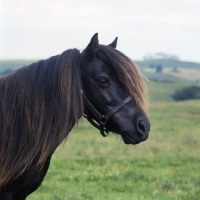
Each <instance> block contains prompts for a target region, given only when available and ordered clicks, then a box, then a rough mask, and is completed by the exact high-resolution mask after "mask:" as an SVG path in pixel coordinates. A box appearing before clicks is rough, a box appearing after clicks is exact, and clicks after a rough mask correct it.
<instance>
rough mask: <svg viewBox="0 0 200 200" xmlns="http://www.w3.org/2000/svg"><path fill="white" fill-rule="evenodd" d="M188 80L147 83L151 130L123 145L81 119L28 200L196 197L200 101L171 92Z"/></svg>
mask: <svg viewBox="0 0 200 200" xmlns="http://www.w3.org/2000/svg"><path fill="white" fill-rule="evenodd" d="M190 84H191V83H166V84H162V83H159V84H151V85H150V94H151V99H152V103H151V108H150V114H149V117H150V120H151V124H152V127H151V134H150V137H149V139H148V140H147V141H146V142H144V143H142V144H140V145H137V146H130V145H129V146H126V145H124V144H123V142H122V140H121V138H120V137H117V136H116V135H114V134H112V135H110V136H109V137H108V138H103V137H101V135H100V134H99V132H98V131H97V130H96V129H94V128H93V127H91V126H90V125H89V124H88V123H87V122H85V121H83V122H82V124H80V128H79V129H78V130H76V131H73V132H72V133H71V134H70V136H69V138H68V140H67V142H66V144H65V145H64V147H63V146H61V147H59V148H58V150H57V151H56V153H55V154H54V156H53V159H52V162H51V167H50V169H49V173H48V174H47V176H46V178H45V181H44V182H43V184H42V186H41V187H40V189H39V190H38V191H37V192H35V193H34V194H32V195H30V197H29V198H28V200H35V199H40V200H64V199H65V200H90V199H91V200H93V199H95V200H102V199H108V200H115V199H116V200H132V199H134V200H139V199H145V200H149V199H153V200H165V199H166V200H179V199H180V200H188V199H192V200H198V199H200V170H199V169H200V138H199V134H200V125H199V121H200V101H187V102H178V103H175V102H173V101H172V100H171V98H170V95H171V94H172V93H173V91H174V90H175V89H176V88H180V87H182V85H183V86H186V85H190Z"/></svg>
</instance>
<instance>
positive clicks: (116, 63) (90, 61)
mask: <svg viewBox="0 0 200 200" xmlns="http://www.w3.org/2000/svg"><path fill="white" fill-rule="evenodd" d="M116 46H117V38H116V39H115V40H114V41H113V42H112V43H111V44H109V45H107V46H105V45H100V44H99V42H98V34H95V35H94V36H93V37H92V39H91V41H90V43H89V44H88V46H87V47H86V48H85V50H84V51H83V52H82V53H81V77H82V90H83V100H84V103H85V111H84V113H85V116H86V117H87V119H88V120H89V121H90V122H91V123H92V124H93V125H94V126H95V127H97V128H99V129H100V131H101V134H102V135H103V136H106V135H107V133H108V131H111V132H115V133H117V134H120V135H121V136H122V138H123V140H124V142H125V143H126V144H137V143H140V142H142V141H144V140H146V139H147V138H148V135H149V131H150V122H149V120H148V118H147V115H146V113H147V109H148V95H147V91H146V90H147V88H146V84H145V82H146V79H145V77H144V76H143V75H142V74H141V72H140V70H139V68H138V67H137V66H136V64H135V63H133V62H132V60H131V59H130V58H128V57H127V56H126V55H124V54H123V53H121V52H120V51H118V50H116V49H115V48H116Z"/></svg>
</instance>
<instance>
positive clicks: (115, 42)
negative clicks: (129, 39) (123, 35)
mask: <svg viewBox="0 0 200 200" xmlns="http://www.w3.org/2000/svg"><path fill="white" fill-rule="evenodd" d="M117 39H118V37H116V38H115V40H114V41H113V42H112V43H110V44H109V45H108V46H110V47H112V48H114V49H116V47H117Z"/></svg>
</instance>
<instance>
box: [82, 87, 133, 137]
mask: <svg viewBox="0 0 200 200" xmlns="http://www.w3.org/2000/svg"><path fill="white" fill-rule="evenodd" d="M81 92H82V95H83V102H84V104H85V106H86V107H87V108H88V109H89V110H90V112H91V113H92V114H93V115H94V116H95V117H96V119H93V118H91V117H90V116H89V115H86V114H85V115H84V117H85V118H87V120H88V121H89V122H90V123H91V124H92V125H93V126H94V127H96V128H98V129H99V130H100V133H101V135H102V136H103V137H106V136H108V135H109V131H108V130H107V129H106V127H105V125H106V123H107V122H108V120H109V119H110V118H111V117H112V116H113V115H114V114H115V113H116V112H118V111H119V109H120V108H122V107H123V106H125V105H126V104H127V103H128V102H130V101H131V100H132V99H133V98H132V97H131V96H128V97H127V98H125V99H124V100H123V101H122V102H121V103H120V104H119V105H118V106H115V107H114V108H113V109H111V110H110V111H108V112H107V113H106V115H101V114H100V113H99V112H98V111H97V110H96V109H95V107H94V106H93V105H92V104H91V103H90V101H89V100H88V99H87V97H86V96H85V95H84V93H83V91H82V90H81Z"/></svg>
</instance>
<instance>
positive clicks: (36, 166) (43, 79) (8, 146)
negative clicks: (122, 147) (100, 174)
mask: <svg viewBox="0 0 200 200" xmlns="http://www.w3.org/2000/svg"><path fill="white" fill-rule="evenodd" d="M116 45H117V38H116V39H115V40H114V42H112V43H111V44H110V45H108V46H105V45H100V44H99V43H98V34H95V35H94V36H93V37H92V39H91V41H90V43H89V44H88V46H87V47H86V49H85V50H84V51H83V52H82V53H80V52H79V51H78V50H77V49H70V50H67V51H65V52H63V53H62V54H61V55H57V56H53V57H51V58H49V59H47V60H41V61H39V62H36V63H33V64H31V65H29V66H26V67H22V68H20V69H18V70H16V71H14V72H13V73H12V74H9V75H7V76H4V77H2V78H0V199H2V200H24V199H26V197H27V196H28V195H29V194H30V193H32V192H33V191H35V190H36V189H37V188H38V187H39V186H40V184H41V183H42V181H43V178H44V176H45V174H46V172H47V170H48V168H49V164H50V159H51V156H52V154H53V152H54V151H55V149H56V148H57V147H58V145H59V144H60V143H62V142H63V140H65V139H66V137H67V135H68V133H69V132H70V130H71V129H72V128H73V127H74V126H75V125H76V124H77V123H78V121H79V119H80V118H81V117H82V116H85V117H86V118H87V119H88V121H89V122H90V123H91V124H92V125H94V126H95V127H97V128H98V129H99V130H100V133H101V134H102V135H103V136H106V135H108V132H109V131H111V132H115V133H117V134H120V135H121V136H122V138H123V140H124V142H125V143H126V144H138V143H140V142H142V141H144V140H146V139H147V138H148V134H149V130H150V123H149V121H148V118H147V117H146V114H145V113H146V112H147V107H148V96H147V92H146V85H145V82H146V79H145V78H144V77H143V75H142V74H141V72H140V70H139V69H138V67H137V66H136V65H135V64H134V63H133V62H132V61H131V59H129V58H128V57H127V56H125V55H124V54H123V53H121V52H120V51H118V50H116V49H115V48H116Z"/></svg>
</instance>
